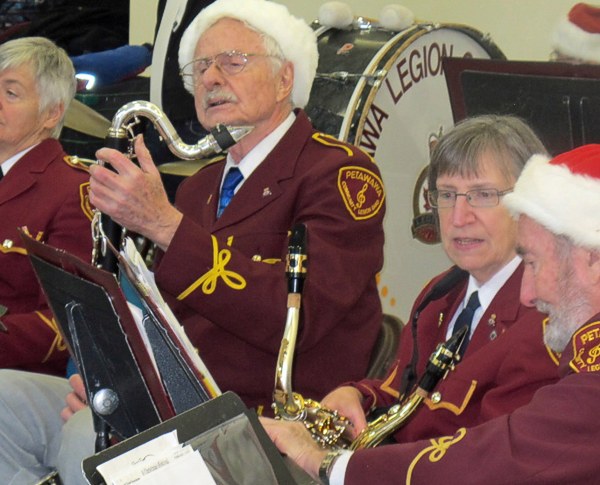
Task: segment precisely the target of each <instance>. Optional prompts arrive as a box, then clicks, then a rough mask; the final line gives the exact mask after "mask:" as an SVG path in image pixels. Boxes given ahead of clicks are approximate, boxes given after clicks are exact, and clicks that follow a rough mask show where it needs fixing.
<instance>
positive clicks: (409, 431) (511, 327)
mask: <svg viewBox="0 0 600 485" xmlns="http://www.w3.org/2000/svg"><path fill="white" fill-rule="evenodd" d="M522 274H523V265H522V264H521V265H520V266H519V267H518V268H517V270H516V271H515V272H514V273H513V274H512V276H511V277H510V278H509V279H508V280H507V282H506V283H505V284H504V286H503V287H502V288H501V289H500V290H499V291H498V293H497V294H496V296H495V297H494V299H493V300H492V302H491V303H490V305H489V307H488V308H487V309H486V311H485V313H484V315H483V316H482V318H481V320H480V322H479V324H478V325H477V328H476V330H475V332H474V333H473V336H472V338H471V342H470V343H469V346H468V347H467V351H466V353H465V355H464V358H463V360H462V362H460V363H459V364H458V365H457V366H456V368H455V370H454V371H452V372H450V373H449V374H448V375H447V377H446V378H445V379H444V380H443V381H441V382H440V383H439V384H438V386H437V387H436V389H435V392H434V393H432V394H431V396H430V398H428V399H426V400H425V401H424V404H422V405H421V407H420V408H418V410H417V411H416V412H415V413H414V414H413V415H412V417H411V418H410V419H409V421H408V422H407V423H406V424H405V425H404V426H403V427H402V428H401V429H400V430H399V431H398V432H397V433H396V434H395V436H394V438H395V439H396V441H398V442H408V441H415V440H420V439H423V438H429V437H434V436H440V435H443V434H452V433H454V432H455V431H456V430H457V429H458V428H460V427H469V426H475V425H477V424H480V423H484V422H486V421H488V420H490V419H492V418H495V417H496V416H500V415H503V414H507V413H510V412H512V411H514V410H515V409H516V408H518V407H520V406H523V405H524V404H527V403H528V402H529V401H530V399H531V396H532V395H533V393H534V392H535V391H536V390H537V389H538V388H539V387H541V386H543V385H546V384H550V383H553V382H555V381H556V380H557V379H558V372H557V365H558V357H557V356H556V355H555V354H553V353H552V352H551V351H550V350H549V349H548V348H547V347H546V346H545V345H544V344H543V327H544V320H545V316H544V315H543V314H541V313H539V312H538V311H537V310H536V309H535V308H528V307H525V306H523V305H521V304H520V303H519V290H520V286H521V276H522ZM443 276H444V275H440V276H438V277H436V278H435V279H434V280H432V282H431V283H429V284H428V285H427V287H426V288H425V289H424V290H423V291H422V292H421V294H420V295H419V297H418V298H417V300H416V302H415V305H414V307H413V311H414V309H415V308H417V307H418V305H419V303H420V302H421V300H422V299H423V298H424V296H425V295H426V294H427V293H428V292H429V289H430V288H431V287H432V286H433V285H434V284H435V283H436V282H438V281H439V280H440V279H441V278H442V277H443ZM467 282H468V280H467V279H466V278H465V279H464V280H463V281H462V282H461V283H460V284H458V285H456V287H455V288H453V289H452V290H451V291H450V292H449V293H448V294H446V295H445V296H444V297H442V298H441V299H439V300H434V301H433V302H431V303H430V304H429V305H428V306H427V307H425V309H424V310H423V311H422V313H421V315H420V316H419V318H418V321H417V341H418V347H419V363H418V366H417V376H421V375H422V374H423V370H424V368H425V364H426V362H427V360H428V358H429V356H430V354H431V353H432V352H433V351H434V349H435V347H436V346H437V344H438V343H439V342H443V341H444V340H445V339H446V332H447V329H448V324H449V323H450V320H451V319H452V316H453V315H454V313H455V312H456V309H457V307H458V305H459V304H460V302H461V301H462V300H463V299H464V297H465V292H466V286H467ZM411 319H412V315H411ZM410 321H412V320H409V322H410ZM495 335H496V336H497V337H496V338H494V336H495ZM400 340H401V341H400V348H399V352H398V358H399V360H398V362H397V363H396V365H395V366H394V367H393V368H392V369H391V371H390V373H389V374H388V376H387V378H386V379H384V380H383V381H365V382H362V383H359V384H357V387H358V388H359V389H360V390H361V391H362V392H363V393H364V394H365V396H367V397H368V399H367V406H372V405H374V406H388V405H390V404H391V403H392V402H393V401H394V398H395V397H397V396H398V392H397V390H398V389H399V388H400V380H401V375H402V372H403V370H404V368H405V367H406V366H407V364H408V363H409V361H410V359H411V356H412V350H413V338H412V334H411V329H410V328H409V325H407V326H406V327H405V330H404V331H403V332H402V335H401V339H400Z"/></svg>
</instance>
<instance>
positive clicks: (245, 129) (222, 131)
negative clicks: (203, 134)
mask: <svg viewBox="0 0 600 485" xmlns="http://www.w3.org/2000/svg"><path fill="white" fill-rule="evenodd" d="M253 129H254V126H226V125H223V124H219V125H217V126H215V127H214V128H213V129H212V130H210V135H209V136H212V137H213V139H214V141H215V143H216V144H217V146H216V147H215V153H219V152H221V151H223V150H227V149H228V148H230V147H232V146H233V145H235V144H236V143H237V142H238V141H240V140H241V139H242V138H244V137H245V136H246V135H247V134H248V133H250V132H251V131H252V130H253Z"/></svg>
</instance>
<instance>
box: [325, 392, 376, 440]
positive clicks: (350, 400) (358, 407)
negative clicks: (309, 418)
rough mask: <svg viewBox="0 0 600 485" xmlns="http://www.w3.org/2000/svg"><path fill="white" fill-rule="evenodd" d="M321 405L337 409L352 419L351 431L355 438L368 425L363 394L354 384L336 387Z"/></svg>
mask: <svg viewBox="0 0 600 485" xmlns="http://www.w3.org/2000/svg"><path fill="white" fill-rule="evenodd" d="M321 406H323V407H326V408H328V409H332V410H336V411H337V412H338V413H340V414H341V415H342V416H345V417H346V418H348V419H349V420H350V422H351V423H352V426H351V427H350V431H351V434H352V437H353V438H356V437H357V436H358V435H359V433H360V432H361V431H362V430H363V429H365V428H366V427H367V418H366V417H365V413H364V411H363V408H362V394H361V393H360V392H359V391H358V389H356V388H355V387H352V386H343V387H338V388H337V389H334V390H333V391H331V392H330V393H329V394H327V395H326V396H325V397H324V398H323V400H322V401H321Z"/></svg>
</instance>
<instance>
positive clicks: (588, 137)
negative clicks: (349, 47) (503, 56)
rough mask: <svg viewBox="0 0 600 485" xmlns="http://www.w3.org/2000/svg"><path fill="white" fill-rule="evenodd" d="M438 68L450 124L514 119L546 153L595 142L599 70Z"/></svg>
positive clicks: (486, 63) (480, 62) (483, 63)
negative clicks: (477, 118)
mask: <svg viewBox="0 0 600 485" xmlns="http://www.w3.org/2000/svg"><path fill="white" fill-rule="evenodd" d="M443 67H444V71H445V73H446V84H447V86H448V92H449V96H450V104H451V107H452V113H453V116H454V121H455V122H457V121H460V120H462V119H464V118H466V117H468V116H475V115H479V114H491V113H494V114H502V115H505V114H509V115H516V116H519V117H521V118H523V119H524V120H525V121H526V122H528V123H529V125H530V126H531V127H532V128H533V129H534V131H535V132H536V133H537V134H538V136H539V137H540V139H541V140H542V142H543V143H544V145H545V146H546V148H547V150H548V151H549V152H550V154H552V155H556V154H558V153H562V152H565V151H568V150H571V149H573V148H575V147H577V146H580V145H583V144H587V143H600V109H599V108H600V66H595V65H586V64H577V65H576V64H566V63H558V62H527V61H503V60H495V59H491V60H490V59H466V58H465V59H463V58H460V59H459V58H445V59H443Z"/></svg>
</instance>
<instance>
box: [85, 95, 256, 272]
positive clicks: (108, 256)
mask: <svg viewBox="0 0 600 485" xmlns="http://www.w3.org/2000/svg"><path fill="white" fill-rule="evenodd" d="M139 116H143V117H145V118H148V119H149V120H150V121H151V122H152V123H153V124H154V126H155V127H156V129H157V130H158V132H159V133H160V135H161V137H162V138H163V140H164V141H165V142H166V143H167V145H168V147H169V150H170V151H171V152H172V153H173V154H174V155H176V156H178V157H179V158H182V159H184V160H193V159H197V158H205V157H208V156H210V155H214V154H217V153H220V152H221V151H223V150H226V149H228V148H229V147H231V146H232V145H235V144H236V143H237V142H238V141H239V140H240V139H241V138H243V137H244V136H246V135H247V134H248V133H250V132H251V131H252V129H253V127H252V126H225V125H217V126H216V127H215V128H213V129H212V130H211V132H210V134H208V135H207V136H205V137H204V138H202V139H201V140H200V141H198V143H196V144H195V145H187V144H185V143H184V142H183V141H182V140H181V137H180V136H179V135H178V134H177V132H176V131H175V128H174V127H173V124H172V123H171V122H170V121H169V119H168V118H167V116H166V115H165V114H164V113H163V111H162V110H161V109H160V108H159V107H158V106H156V105H155V104H153V103H150V102H149V101H131V102H130V103H127V104H126V105H124V106H122V107H121V108H119V110H118V111H117V112H116V113H115V114H114V116H113V119H112V122H111V126H110V128H109V130H108V135H107V136H106V139H105V141H106V144H105V146H107V147H109V148H115V149H117V150H119V151H120V152H122V153H125V154H126V155H127V156H128V157H130V158H131V157H132V156H133V146H132V140H133V137H134V133H133V128H134V126H135V125H137V124H139V119H138V117H139ZM92 234H93V240H94V246H93V251H92V264H94V265H95V266H98V267H100V268H102V269H105V270H107V271H110V272H113V273H116V272H117V267H118V264H117V258H116V255H115V254H114V251H115V250H116V249H115V248H119V247H120V245H121V242H122V241H123V240H124V236H125V234H126V230H125V229H124V228H122V227H121V226H119V225H118V224H116V223H115V222H114V221H113V220H112V219H111V218H110V217H108V216H107V215H106V214H101V213H100V212H99V211H95V214H94V219H93V221H92ZM111 246H112V249H111Z"/></svg>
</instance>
